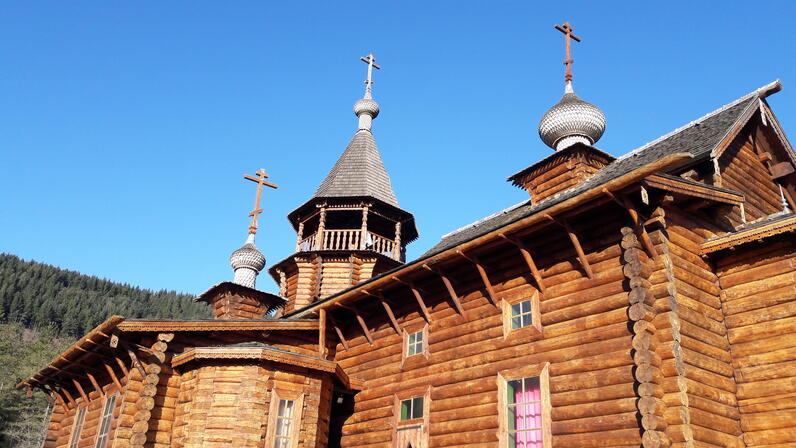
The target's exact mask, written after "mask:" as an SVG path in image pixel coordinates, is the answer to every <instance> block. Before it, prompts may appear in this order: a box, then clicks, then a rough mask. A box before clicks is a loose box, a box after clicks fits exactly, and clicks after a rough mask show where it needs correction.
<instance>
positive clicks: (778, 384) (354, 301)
mask: <svg viewBox="0 0 796 448" xmlns="http://www.w3.org/2000/svg"><path fill="white" fill-rule="evenodd" d="M557 28H559V29H560V30H561V31H562V32H564V33H565V35H566V40H567V61H566V63H567V73H566V83H565V93H564V95H563V97H562V98H561V101H560V102H559V103H557V104H556V105H554V106H553V107H552V108H551V109H550V110H548V111H547V112H546V113H545V114H544V116H543V118H542V120H541V122H540V124H539V134H540V137H541V139H542V141H543V142H544V143H545V144H547V145H548V146H550V147H551V148H553V150H554V151H553V153H552V154H551V155H550V156H548V157H546V158H545V159H543V160H540V161H537V162H535V163H533V164H531V165H530V166H529V167H527V168H524V169H522V170H520V171H518V172H517V173H516V174H513V175H511V176H510V177H509V181H510V182H511V183H512V184H513V185H514V186H517V187H520V188H523V189H525V190H526V191H527V192H528V194H529V196H530V198H529V199H528V200H527V201H526V202H523V203H521V204H518V205H516V206H514V207H511V208H509V209H506V210H502V211H498V212H497V213H495V214H493V215H491V216H488V217H486V218H484V219H482V220H480V221H478V222H476V223H473V224H472V225H469V226H467V227H465V228H462V229H459V230H456V231H454V232H452V233H450V234H448V235H446V236H444V237H443V238H442V240H441V241H440V242H439V243H438V244H437V245H436V246H434V247H433V248H432V249H431V250H429V251H428V252H427V253H425V254H423V255H422V256H420V257H419V258H417V259H415V260H411V261H407V260H406V259H405V251H404V249H405V247H406V245H407V244H409V243H411V242H412V241H413V240H414V239H416V238H417V236H418V231H417V228H416V226H415V221H414V217H413V215H412V214H411V213H410V212H408V211H406V210H404V209H402V208H401V207H400V206H399V204H398V201H397V199H396V197H395V193H394V192H393V189H392V187H391V183H390V178H389V176H388V175H387V171H386V170H385V167H384V165H383V163H382V160H381V157H380V155H379V150H378V148H377V146H376V142H375V140H374V136H373V133H372V130H371V128H372V121H373V119H375V118H376V117H377V116H378V113H379V105H378V104H377V103H376V102H375V101H374V100H373V98H372V94H371V84H370V82H368V83H367V87H366V93H365V96H364V98H363V99H360V100H359V101H357V102H356V104H355V106H354V111H355V113H356V115H357V116H358V118H359V126H358V130H357V131H356V133H355V134H354V137H353V138H352V139H351V141H350V143H349V144H348V146H347V147H346V148H345V151H344V152H343V154H342V155H341V156H340V159H339V160H338V161H337V163H336V164H335V165H334V167H333V168H332V170H331V172H330V173H329V175H328V176H327V177H326V179H325V180H323V182H321V184H320V187H319V188H318V190H317V191H316V193H315V194H314V195H313V197H311V198H309V199H308V200H307V202H306V203H304V204H303V205H300V206H299V207H298V208H297V209H296V210H295V211H293V212H292V213H290V215H289V216H288V218H289V220H290V222H291V223H292V224H293V226H294V228H295V230H296V232H297V237H296V241H295V253H294V254H292V255H291V256H289V257H288V258H286V259H284V260H281V261H279V262H278V263H276V264H273V265H272V266H270V268H269V270H268V272H269V273H270V274H271V276H272V277H273V279H274V280H275V281H276V282H277V283H278V284H279V294H278V295H274V294H269V293H266V292H263V291H260V290H258V289H256V288H255V280H256V277H257V274H258V273H259V272H260V271H261V270H262V269H264V267H265V257H264V256H263V254H262V253H261V252H260V251H259V250H258V249H257V247H256V245H255V241H254V235H255V232H256V228H257V216H258V214H259V212H260V209H259V207H257V206H255V210H254V212H253V213H252V226H251V228H250V234H249V238H248V240H247V241H246V243H245V244H244V245H243V246H242V247H241V248H240V249H238V250H236V251H235V252H234V253H233V254H232V257H231V264H232V267H233V268H234V281H232V282H222V283H219V284H217V285H215V286H213V287H211V288H210V289H209V290H207V292H205V293H204V294H202V295H201V296H200V297H199V298H198V300H202V301H205V302H207V303H208V304H209V305H210V306H211V307H212V309H213V310H214V313H215V318H214V319H204V320H176V319H126V318H124V317H119V316H113V317H111V318H109V319H107V320H106V321H105V322H103V323H102V324H101V325H99V326H98V327H97V328H95V329H94V330H92V331H91V332H90V333H88V334H87V335H85V336H84V337H83V338H81V339H80V340H79V341H77V342H76V343H75V344H74V345H72V346H71V347H70V348H69V349H67V350H66V351H64V352H63V353H62V354H61V355H59V356H58V357H57V358H55V359H53V360H52V362H51V363H50V364H49V365H47V366H44V367H42V369H41V370H40V371H39V372H38V373H36V374H35V375H33V376H32V377H31V378H29V379H27V380H25V381H23V382H21V383H20V384H19V385H18V387H19V388H20V389H22V388H25V389H29V390H31V391H33V390H39V391H42V392H43V393H45V394H47V396H49V397H50V398H51V400H52V403H53V405H54V410H53V413H52V417H51V420H50V422H49V426H48V432H47V436H46V441H45V443H44V446H45V447H47V448H51V447H52V448H55V447H58V448H109V447H113V448H141V447H147V448H166V447H175V448H200V447H201V448H221V447H260V448H299V447H300V448H309V447H318V448H320V447H352V448H353V447H359V448H377V447H379V448H382V447H383V448H388V447H390V448H392V447H394V448H408V447H412V448H430V447H468V448H476V447H511V448H553V447H554V448H565V447H566V448H569V447H571V448H591V447H623V448H630V447H645V448H656V447H688V448H725V447H729V448H743V447H767V448H774V447H779V448H794V447H796V240H795V239H794V234H793V232H794V230H796V214H794V213H792V212H791V210H793V209H794V206H796V204H794V198H796V171H795V169H794V167H796V154H794V150H793V147H792V146H791V144H790V143H789V142H788V140H787V139H786V138H785V135H784V133H783V131H782V128H781V126H780V124H779V123H778V121H777V118H776V117H775V116H774V113H773V112H772V110H771V109H770V108H769V105H768V103H767V102H766V98H767V97H768V96H769V95H771V94H773V93H775V92H777V91H779V90H780V89H781V84H780V83H779V81H777V82H773V83H771V84H769V85H766V86H763V87H761V88H760V89H757V90H755V91H753V92H751V93H749V94H748V95H744V96H742V97H740V98H738V99H737V100H735V101H732V102H731V103H729V104H727V105H725V106H723V107H721V108H719V109H717V110H714V111H713V112H710V113H708V114H707V115H705V116H703V117H701V118H697V119H695V120H693V121H690V122H688V124H687V125H685V126H683V127H681V128H679V129H676V130H674V131H673V132H671V133H669V134H667V135H665V136H663V137H660V138H658V139H657V140H655V141H652V142H651V143H648V144H646V145H644V146H642V147H640V148H637V149H635V150H633V151H631V152H629V153H627V154H625V155H622V156H620V157H614V156H612V155H611V154H609V153H607V152H604V151H603V150H601V149H598V148H596V147H595V146H594V145H595V144H596V142H597V141H598V139H599V138H600V136H601V135H602V133H603V131H604V130H605V117H604V115H603V113H602V112H601V111H600V109H599V108H597V107H596V106H595V105H592V104H590V103H588V102H585V101H583V100H582V99H580V98H579V97H578V96H577V95H576V94H575V92H574V90H573V87H572V72H571V62H572V60H571V58H570V57H569V40H570V38H572V39H576V40H579V39H577V37H576V36H574V35H573V34H572V32H571V27H570V26H569V25H568V24H565V25H564V26H562V27H557ZM363 59H364V60H365V61H366V62H367V63H368V69H369V72H370V71H372V69H373V68H378V66H377V65H375V64H374V59H373V57H372V56H368V57H367V58H363ZM368 79H369V80H370V79H371V78H370V76H369V77H368ZM518 168H519V167H518ZM266 177H267V176H266V175H265V172H263V171H261V172H258V174H257V176H256V177H252V179H254V180H255V181H257V183H258V198H259V195H260V191H261V190H262V188H263V187H264V186H274V185H273V184H269V183H268V182H267V181H266V180H265V178H266ZM258 202H259V199H258ZM287 244H291V245H292V244H294V243H293V242H289V243H287Z"/></svg>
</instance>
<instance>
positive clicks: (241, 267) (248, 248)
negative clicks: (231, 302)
mask: <svg viewBox="0 0 796 448" xmlns="http://www.w3.org/2000/svg"><path fill="white" fill-rule="evenodd" d="M229 264H230V265H231V266H232V270H233V271H234V272H235V278H234V280H233V281H234V282H235V283H237V284H239V285H243V286H248V287H249V288H254V285H255V282H256V279H257V274H259V273H260V271H262V270H263V268H264V267H265V255H263V253H262V252H260V251H259V250H258V249H257V246H255V245H254V234H253V233H251V234H249V237H248V238H247V239H246V242H245V243H244V244H243V246H241V247H240V249H237V250H236V251H235V252H232V255H230V257H229Z"/></svg>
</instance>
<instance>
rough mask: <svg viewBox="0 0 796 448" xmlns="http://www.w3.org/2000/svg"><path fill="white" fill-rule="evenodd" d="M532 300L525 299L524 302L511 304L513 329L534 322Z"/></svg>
mask: <svg viewBox="0 0 796 448" xmlns="http://www.w3.org/2000/svg"><path fill="white" fill-rule="evenodd" d="M531 307H532V306H531V300H530V299H528V300H523V301H522V302H519V303H515V304H513V305H511V329H512V330H517V329H519V328H522V327H527V326H529V325H531V323H532V322H533V316H532V315H531Z"/></svg>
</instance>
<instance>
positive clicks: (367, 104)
mask: <svg viewBox="0 0 796 448" xmlns="http://www.w3.org/2000/svg"><path fill="white" fill-rule="evenodd" d="M354 113H355V114H356V115H357V116H359V115H360V114H363V113H364V114H368V115H370V116H371V117H372V118H376V117H378V116H379V103H377V102H375V101H373V100H372V99H370V98H362V99H361V100H359V101H357V102H356V103H354Z"/></svg>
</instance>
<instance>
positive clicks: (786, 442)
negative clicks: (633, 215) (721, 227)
mask: <svg viewBox="0 0 796 448" xmlns="http://www.w3.org/2000/svg"><path fill="white" fill-rule="evenodd" d="M715 265H716V270H717V272H718V277H719V283H720V285H721V288H722V292H721V299H722V307H723V309H724V313H725V314H726V316H727V317H726V324H727V329H728V336H729V341H730V344H731V350H732V355H733V368H734V372H735V378H736V380H737V381H738V405H739V409H740V419H741V428H742V429H743V431H744V436H743V437H744V441H745V442H746V446H748V447H757V446H766V447H774V446H781V447H785V446H794V445H795V444H796V432H794V430H793V422H794V420H796V348H795V347H796V335H794V333H796V317H794V316H796V286H794V285H796V244H794V239H793V235H792V234H785V235H783V236H780V237H775V238H771V239H769V240H766V242H765V243H762V244H747V245H744V246H741V247H738V248H737V249H736V250H735V251H732V252H725V253H722V254H720V255H718V256H716V257H715Z"/></svg>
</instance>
